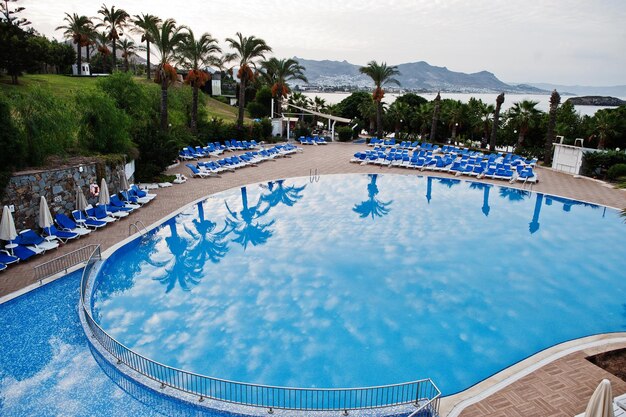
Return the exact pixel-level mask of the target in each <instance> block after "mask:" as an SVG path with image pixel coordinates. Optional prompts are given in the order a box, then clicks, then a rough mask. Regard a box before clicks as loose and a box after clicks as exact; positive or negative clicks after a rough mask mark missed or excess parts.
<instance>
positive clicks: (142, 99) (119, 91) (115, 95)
mask: <svg viewBox="0 0 626 417" xmlns="http://www.w3.org/2000/svg"><path fill="white" fill-rule="evenodd" d="M97 86H98V88H99V89H100V90H102V91H104V92H105V93H106V94H108V95H109V96H110V97H111V98H112V99H113V100H115V105H116V106H117V107H118V108H119V109H121V110H124V111H125V112H126V114H128V115H129V116H130V117H132V118H133V121H135V122H138V121H144V120H145V119H146V117H147V115H148V113H149V104H148V95H147V93H146V90H145V88H144V87H143V86H142V85H140V84H139V83H137V82H135V80H134V79H133V77H132V76H131V75H130V73H126V72H121V71H117V72H114V73H113V74H111V75H110V76H108V77H102V78H99V79H98V81H97ZM141 124H142V125H143V123H141Z"/></svg>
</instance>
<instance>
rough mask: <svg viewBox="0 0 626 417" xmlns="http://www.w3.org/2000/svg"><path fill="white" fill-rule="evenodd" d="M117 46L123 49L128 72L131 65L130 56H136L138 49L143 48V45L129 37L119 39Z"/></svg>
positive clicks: (125, 66) (125, 69) (125, 67)
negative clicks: (138, 44)
mask: <svg viewBox="0 0 626 417" xmlns="http://www.w3.org/2000/svg"><path fill="white" fill-rule="evenodd" d="M117 46H118V47H119V48H120V50H121V51H122V58H124V72H128V70H129V67H130V63H129V58H130V57H131V56H135V55H136V54H137V51H140V50H142V49H143V47H141V46H137V45H135V42H133V41H132V40H130V39H128V38H125V39H122V40H120V41H118V42H117Z"/></svg>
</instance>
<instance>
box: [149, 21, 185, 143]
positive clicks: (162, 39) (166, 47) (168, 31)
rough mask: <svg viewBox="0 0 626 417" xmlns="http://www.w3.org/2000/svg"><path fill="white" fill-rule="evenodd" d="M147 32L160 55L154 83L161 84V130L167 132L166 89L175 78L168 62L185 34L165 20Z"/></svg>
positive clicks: (174, 70) (173, 70) (154, 24)
mask: <svg viewBox="0 0 626 417" xmlns="http://www.w3.org/2000/svg"><path fill="white" fill-rule="evenodd" d="M147 31H148V33H149V35H150V37H151V39H152V40H153V44H154V47H155V48H156V49H157V51H158V52H159V55H160V61H159V65H158V67H157V74H156V77H155V80H154V81H155V82H156V83H159V84H161V130H163V131H167V129H168V123H167V89H168V88H169V86H170V84H171V83H172V82H174V81H175V80H176V76H177V75H176V69H175V68H174V67H172V65H171V64H170V62H171V61H173V60H174V55H175V52H176V49H177V48H178V46H179V45H180V44H181V42H182V41H183V40H184V37H185V32H183V27H182V26H176V21H175V20H174V19H167V20H166V21H164V22H163V23H157V22H151V23H150V24H149V25H148V28H147Z"/></svg>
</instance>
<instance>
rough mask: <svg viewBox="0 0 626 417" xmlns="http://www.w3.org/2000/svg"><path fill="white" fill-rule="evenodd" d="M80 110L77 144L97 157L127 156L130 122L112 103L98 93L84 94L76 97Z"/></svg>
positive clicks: (108, 98)
mask: <svg viewBox="0 0 626 417" xmlns="http://www.w3.org/2000/svg"><path fill="white" fill-rule="evenodd" d="M76 107H77V109H80V112H79V115H80V130H79V142H80V143H81V145H82V146H83V147H84V148H85V149H88V150H90V151H93V152H97V153H103V154H106V153H124V154H130V152H131V148H132V146H133V143H132V141H131V137H130V126H131V119H130V117H128V116H127V115H126V113H125V112H124V111H123V110H120V109H118V108H117V107H116V105H115V101H114V100H113V99H112V98H111V97H110V96H108V95H107V94H105V93H103V92H101V91H98V90H83V91H79V92H78V93H77V94H76Z"/></svg>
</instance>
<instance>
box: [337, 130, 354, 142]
mask: <svg viewBox="0 0 626 417" xmlns="http://www.w3.org/2000/svg"><path fill="white" fill-rule="evenodd" d="M337 136H338V137H339V142H349V141H350V140H352V129H351V128H350V127H349V126H341V127H338V128H337Z"/></svg>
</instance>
